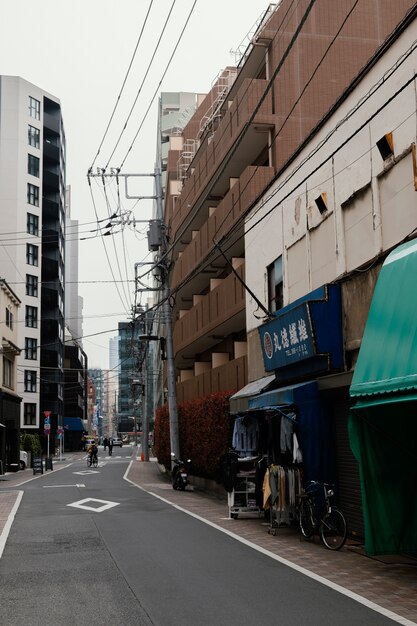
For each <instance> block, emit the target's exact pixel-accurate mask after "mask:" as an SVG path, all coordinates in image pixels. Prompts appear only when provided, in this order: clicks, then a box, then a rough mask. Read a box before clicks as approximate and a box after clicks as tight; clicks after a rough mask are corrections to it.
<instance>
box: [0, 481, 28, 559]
mask: <svg viewBox="0 0 417 626" xmlns="http://www.w3.org/2000/svg"><path fill="white" fill-rule="evenodd" d="M23 493H24V492H23V491H18V494H17V498H16V501H15V503H14V505H13V508H12V510H11V511H10V513H9V515H8V517H7V521H6V523H5V525H4V528H3V531H2V533H1V535H0V559H1V556H2V554H3V550H4V547H5V545H6V541H7V537H8V536H9V532H10V529H11V527H12V524H13V520H14V517H15V515H16V513H17V509H18V508H19V505H20V501H21V499H22V497H23Z"/></svg>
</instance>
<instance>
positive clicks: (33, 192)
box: [28, 183, 39, 206]
mask: <svg viewBox="0 0 417 626" xmlns="http://www.w3.org/2000/svg"><path fill="white" fill-rule="evenodd" d="M28 204H33V206H39V187H37V186H36V185H32V184H31V183H28Z"/></svg>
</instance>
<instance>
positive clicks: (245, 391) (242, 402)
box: [230, 374, 275, 415]
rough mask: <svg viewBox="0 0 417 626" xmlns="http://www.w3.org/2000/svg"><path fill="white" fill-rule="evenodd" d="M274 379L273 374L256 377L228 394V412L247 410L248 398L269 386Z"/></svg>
mask: <svg viewBox="0 0 417 626" xmlns="http://www.w3.org/2000/svg"><path fill="white" fill-rule="evenodd" d="M274 381H275V374H271V375H269V376H265V377H264V378H258V380H253V381H252V382H251V383H248V384H247V385H245V386H244V387H242V389H240V390H239V391H237V392H236V393H234V394H233V396H230V413H231V414H232V415H233V414H235V413H241V412H243V411H247V409H248V400H249V398H251V397H253V396H257V395H258V394H260V393H261V391H264V390H265V389H267V388H268V387H270V386H271V385H272V384H273V383H274Z"/></svg>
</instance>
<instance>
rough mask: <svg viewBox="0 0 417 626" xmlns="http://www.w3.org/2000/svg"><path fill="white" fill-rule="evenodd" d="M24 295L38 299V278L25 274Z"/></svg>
mask: <svg viewBox="0 0 417 626" xmlns="http://www.w3.org/2000/svg"><path fill="white" fill-rule="evenodd" d="M26 295H27V296H34V297H35V298H37V297H38V277H37V276H32V275H31V274H26Z"/></svg>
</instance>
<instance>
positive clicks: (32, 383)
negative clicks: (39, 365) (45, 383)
mask: <svg viewBox="0 0 417 626" xmlns="http://www.w3.org/2000/svg"><path fill="white" fill-rule="evenodd" d="M25 391H27V392H28V393H35V392H36V371H35V370H25Z"/></svg>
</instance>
